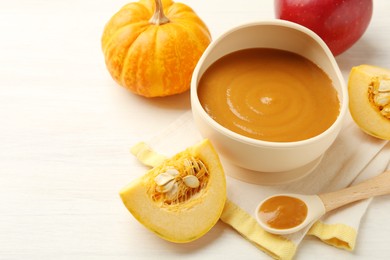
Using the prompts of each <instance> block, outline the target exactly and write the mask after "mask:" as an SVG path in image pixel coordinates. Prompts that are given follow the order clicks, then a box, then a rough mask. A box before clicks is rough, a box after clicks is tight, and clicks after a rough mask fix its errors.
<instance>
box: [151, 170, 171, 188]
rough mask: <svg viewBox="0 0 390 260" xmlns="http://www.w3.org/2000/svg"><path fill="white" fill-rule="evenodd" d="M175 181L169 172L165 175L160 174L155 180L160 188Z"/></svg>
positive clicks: (164, 173)
mask: <svg viewBox="0 0 390 260" xmlns="http://www.w3.org/2000/svg"><path fill="white" fill-rule="evenodd" d="M173 179H175V177H174V176H172V175H171V174H169V173H168V172H163V173H160V174H159V175H157V176H156V177H155V178H154V181H155V182H156V184H157V185H158V186H164V185H165V184H167V183H168V182H170V181H172V180H173Z"/></svg>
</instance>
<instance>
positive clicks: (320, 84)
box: [198, 48, 340, 142]
mask: <svg viewBox="0 0 390 260" xmlns="http://www.w3.org/2000/svg"><path fill="white" fill-rule="evenodd" d="M198 96H199V100H200V103H201V104H202V106H203V108H204V109H205V111H206V112H207V113H208V114H209V115H210V116H211V117H212V118H213V119H214V120H215V121H217V122H218V123H219V124H221V125H222V126H224V127H226V128H228V129H230V130H232V131H234V132H236V133H238V134H242V135H244V136H247V137H251V138H255V139H259V140H265V141H275V142H290V141H299V140H304V139H308V138H311V137H314V136H316V135H318V134H320V133H322V132H323V131H325V130H326V129H327V128H329V127H330V126H331V125H332V124H333V122H334V121H335V120H336V118H337V116H338V114H339V109H340V102H339V100H338V97H337V91H336V90H335V89H334V87H333V85H332V81H331V79H330V78H329V77H328V75H327V74H326V73H325V72H324V71H323V70H321V69H320V68H319V67H318V66H317V65H315V64H314V63H313V62H311V61H309V60H308V59H306V58H304V57H302V56H300V55H297V54H294V53H291V52H287V51H282V50H276V49H267V48H255V49H246V50H240V51H237V52H234V53H231V54H228V55H226V56H224V57H222V58H220V59H219V60H217V61H216V62H215V63H214V64H212V65H211V66H210V67H209V68H208V69H207V70H206V72H205V73H204V74H203V75H202V78H201V79H200V82H199V85H198Z"/></svg>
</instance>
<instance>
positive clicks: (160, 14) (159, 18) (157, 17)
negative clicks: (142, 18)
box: [149, 0, 169, 25]
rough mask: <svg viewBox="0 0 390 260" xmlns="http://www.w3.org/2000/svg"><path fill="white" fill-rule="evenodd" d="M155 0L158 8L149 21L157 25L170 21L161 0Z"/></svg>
mask: <svg viewBox="0 0 390 260" xmlns="http://www.w3.org/2000/svg"><path fill="white" fill-rule="evenodd" d="M155 2H156V10H155V11H154V14H153V16H152V18H151V19H150V20H149V22H150V23H152V24H156V25H161V24H164V23H169V19H168V17H166V16H165V14H164V11H163V5H162V3H161V0H155Z"/></svg>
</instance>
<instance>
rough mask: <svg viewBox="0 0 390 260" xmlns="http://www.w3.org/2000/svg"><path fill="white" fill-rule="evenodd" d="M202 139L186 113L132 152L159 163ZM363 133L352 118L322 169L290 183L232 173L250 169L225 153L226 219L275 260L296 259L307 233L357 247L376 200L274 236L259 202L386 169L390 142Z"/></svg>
mask: <svg viewBox="0 0 390 260" xmlns="http://www.w3.org/2000/svg"><path fill="white" fill-rule="evenodd" d="M201 139H202V137H201V136H200V134H199V132H198V131H197V129H196V127H195V125H194V122H193V118H192V114H191V112H186V113H184V114H183V116H181V117H180V118H179V119H177V120H176V121H175V122H174V123H172V124H171V125H169V126H167V127H166V128H165V129H163V130H162V131H161V132H160V133H158V134H157V135H156V136H155V137H153V138H152V139H151V140H149V141H148V142H147V143H143V142H140V143H139V144H137V145H135V146H133V147H132V149H131V152H132V153H133V154H134V155H136V156H137V158H138V159H139V160H140V161H141V162H142V163H144V164H146V165H149V166H154V165H157V164H159V163H160V162H161V161H162V160H164V159H165V158H166V157H165V156H167V157H169V156H172V155H174V154H176V153H177V152H179V151H181V150H184V149H185V148H187V147H188V146H191V145H193V144H195V143H197V142H199V141H200V140H201ZM386 144H387V142H386V141H383V140H378V139H375V138H372V137H370V136H368V135H366V134H364V133H362V132H361V131H360V130H359V129H358V128H357V126H355V124H354V123H353V122H352V120H351V119H350V118H348V119H347V122H346V124H345V125H344V128H343V130H342V131H341V133H340V135H339V137H338V138H337V139H336V141H335V142H334V144H333V145H332V146H331V147H330V149H329V150H328V151H327V152H326V154H325V155H324V157H323V158H322V160H321V162H320V164H319V165H318V167H317V168H316V169H315V170H314V171H313V172H312V173H310V175H308V176H306V177H304V178H303V179H300V180H298V181H295V182H292V183H289V184H287V185H279V186H264V185H257V184H251V183H247V182H244V181H241V180H238V179H236V178H233V177H231V175H232V173H236V172H237V171H240V172H241V173H243V172H245V170H244V169H241V168H238V167H237V166H235V165H232V164H230V163H229V162H228V161H226V160H224V158H222V157H221V161H222V164H223V167H224V170H225V173H226V175H227V193H228V200H227V202H226V205H225V208H224V211H223V213H222V215H221V218H220V219H221V220H222V221H223V222H225V223H226V224H228V225H230V226H231V227H232V228H234V229H235V230H236V231H237V232H238V233H239V234H241V235H242V236H243V237H244V238H246V239H247V240H248V241H250V242H251V243H253V244H254V245H255V246H257V247H258V248H259V249H261V250H262V251H264V252H266V253H267V254H269V255H270V256H271V257H273V258H275V259H292V258H293V257H294V255H295V253H296V250H297V248H298V245H299V244H300V242H301V241H302V239H303V238H304V236H305V235H308V234H309V235H314V236H316V237H318V238H319V239H320V240H321V241H324V242H325V243H327V244H329V245H333V246H336V247H338V248H343V249H346V250H353V249H354V247H355V242H356V236H357V233H358V229H359V224H360V220H361V218H362V216H363V215H364V213H365V211H366V209H367V207H368V205H369V202H370V200H364V201H360V202H357V203H354V204H351V205H349V206H345V207H343V208H340V209H338V210H335V211H333V212H330V213H328V214H327V215H326V216H324V217H323V218H321V219H320V220H318V221H316V222H315V223H313V225H312V226H311V227H310V226H309V227H307V228H306V229H305V230H302V231H299V232H296V233H294V234H291V235H286V236H278V235H272V234H269V233H267V232H265V231H264V230H262V228H261V227H260V226H259V225H258V224H257V222H256V220H255V218H254V212H255V208H256V206H257V204H258V203H259V202H260V201H261V200H262V199H264V198H266V197H267V196H269V195H273V194H277V193H286V192H288V193H301V194H318V193H323V192H328V191H333V190H338V189H341V188H344V187H346V186H349V185H350V184H352V183H354V182H360V181H362V180H364V179H366V178H369V177H372V176H374V175H376V174H378V173H381V172H383V171H384V170H385V169H386V168H388V167H389V158H390V145H386Z"/></svg>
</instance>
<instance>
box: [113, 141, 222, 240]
mask: <svg viewBox="0 0 390 260" xmlns="http://www.w3.org/2000/svg"><path fill="white" fill-rule="evenodd" d="M120 196H121V198H122V201H123V203H124V204H125V206H126V207H127V209H128V210H129V211H130V212H131V214H132V215H133V216H134V217H135V218H136V219H137V220H138V221H139V222H141V223H142V224H143V225H144V226H145V227H147V228H148V229H150V230H151V231H153V232H154V233H156V234H157V235H158V236H160V237H161V238H163V239H165V240H168V241H171V242H176V243H186V242H190V241H193V240H195V239H197V238H199V237H201V236H203V235H204V234H206V233H207V232H208V231H209V230H210V229H211V228H212V227H213V226H214V225H215V224H216V222H217V221H218V219H219V217H220V216H221V214H222V210H223V207H224V205H225V201H226V179H225V174H224V171H223V168H222V165H221V162H220V160H219V156H218V154H217V153H216V151H215V150H214V148H213V146H212V144H211V143H210V141H209V140H207V139H206V140H203V141H202V142H200V143H199V144H196V145H194V146H192V147H189V148H187V149H186V150H185V151H182V152H180V153H178V154H177V155H175V156H173V157H172V158H170V159H167V160H165V161H163V162H162V163H161V164H160V165H158V166H156V167H154V168H153V169H151V170H150V171H148V172H147V173H146V174H145V175H143V176H141V177H140V178H138V179H136V180H134V181H133V182H131V183H130V184H129V185H128V186H127V187H125V188H124V189H122V190H121V191H120Z"/></svg>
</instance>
